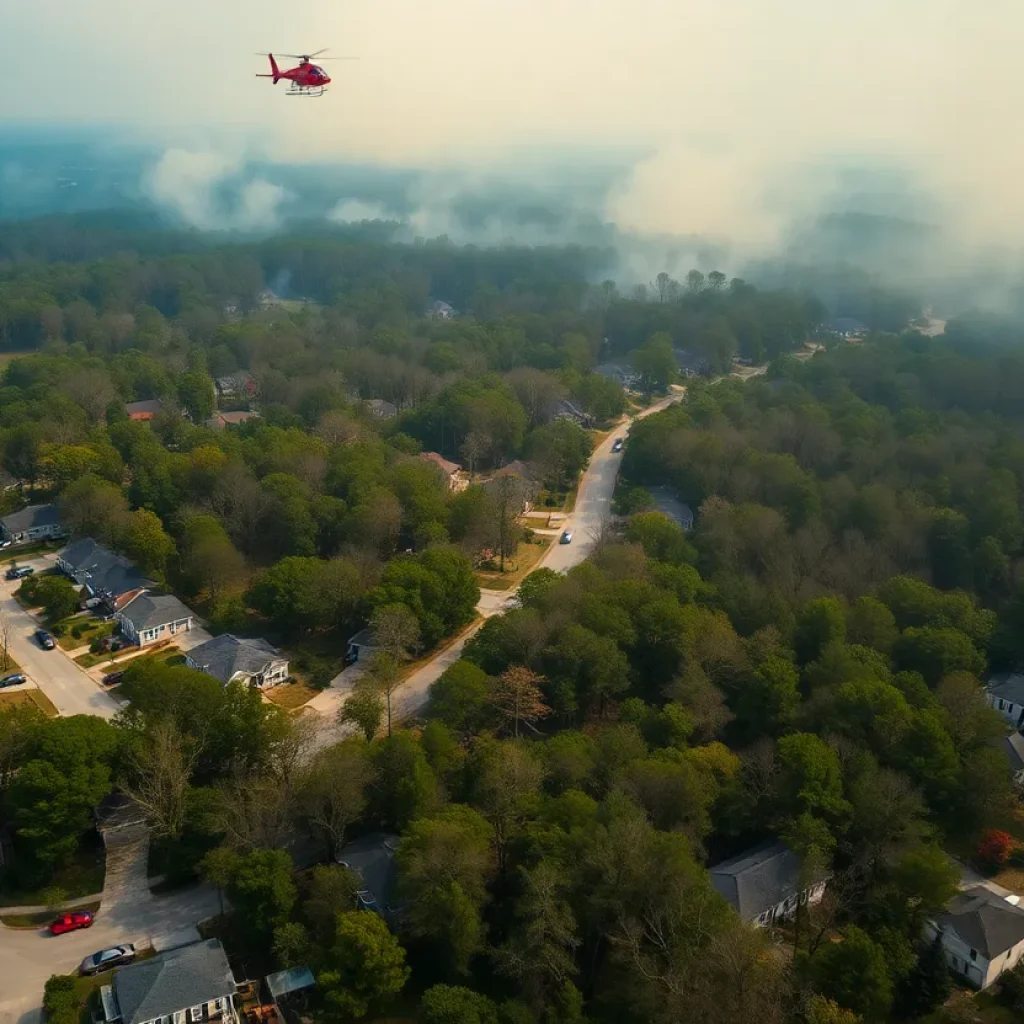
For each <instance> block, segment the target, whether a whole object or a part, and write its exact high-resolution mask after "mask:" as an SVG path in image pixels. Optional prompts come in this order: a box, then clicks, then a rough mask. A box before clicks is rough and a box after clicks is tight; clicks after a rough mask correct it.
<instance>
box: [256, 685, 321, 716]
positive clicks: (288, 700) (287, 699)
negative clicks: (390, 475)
mask: <svg viewBox="0 0 1024 1024" xmlns="http://www.w3.org/2000/svg"><path fill="white" fill-rule="evenodd" d="M319 692H320V691H319V690H317V689H315V688H314V687H312V686H310V685H309V684H308V683H303V682H300V681H299V680H297V679H296V680H292V681H291V682H289V683H278V684H277V686H272V687H271V688H270V689H269V690H265V691H264V694H263V695H264V696H265V697H266V698H267V700H269V701H270V702H271V703H273V704H276V705H277V706H278V707H279V708H284V709H285V710H286V711H295V710H297V709H298V708H301V707H303V706H304V705H305V704H308V703H309V702H310V701H311V700H312V699H313V698H314V697H315V696H316V695H317V694H318V693H319Z"/></svg>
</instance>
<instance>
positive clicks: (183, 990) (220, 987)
mask: <svg viewBox="0 0 1024 1024" xmlns="http://www.w3.org/2000/svg"><path fill="white" fill-rule="evenodd" d="M234 992H235V979H234V977H233V975H232V974H231V967H230V966H229V965H228V958H227V956H226V955H225V953H224V948H223V946H221V944H220V942H218V941H217V939H207V941H206V942H197V943H195V944H194V945H191V946H184V947H183V948H181V949H175V950H171V951H170V952H168V953H163V954H161V955H159V956H155V957H153V958H152V959H151V960H145V961H143V962H142V963H138V964H132V965H131V966H129V967H122V968H121V969H120V970H119V971H118V972H117V973H116V974H115V975H114V994H115V995H116V996H117V1005H118V1008H119V1009H120V1011H121V1022H122V1024H140V1022H142V1021H148V1020H154V1019H155V1018H157V1017H165V1016H169V1015H170V1014H172V1013H175V1012H177V1011H178V1010H186V1009H188V1008H189V1007H190V1006H198V1005H199V1004H200V1003H206V1002H209V1001H210V1000H211V999H218V998H220V997H222V996H230V995H233V994H234Z"/></svg>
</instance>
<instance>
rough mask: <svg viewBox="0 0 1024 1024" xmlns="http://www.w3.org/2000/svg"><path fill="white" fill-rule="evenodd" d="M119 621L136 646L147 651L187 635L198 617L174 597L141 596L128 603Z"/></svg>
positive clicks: (121, 610) (122, 629)
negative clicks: (161, 643)
mask: <svg viewBox="0 0 1024 1024" xmlns="http://www.w3.org/2000/svg"><path fill="white" fill-rule="evenodd" d="M114 615H115V618H116V619H117V621H118V623H119V624H120V626H121V632H122V633H124V635H125V636H126V637H128V639H129V640H131V642H132V643H135V644H138V645H139V646H140V647H145V646H146V645H147V644H155V643H157V642H158V641H160V640H166V639H168V638H169V637H172V636H175V635H177V634H178V633H187V632H188V631H189V630H190V629H191V628H192V625H193V621H194V619H195V613H194V612H193V611H192V609H191V608H187V607H186V606H185V605H184V604H182V603H181V601H179V600H178V599H177V598H176V597H174V596H173V595H172V594H150V593H141V594H138V595H136V596H135V597H133V598H132V599H131V600H130V601H126V602H125V603H124V604H123V605H122V606H121V607H120V608H118V609H117V610H116V611H115V613H114Z"/></svg>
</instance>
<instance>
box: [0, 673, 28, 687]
mask: <svg viewBox="0 0 1024 1024" xmlns="http://www.w3.org/2000/svg"><path fill="white" fill-rule="evenodd" d="M25 681H26V680H25V677H24V676H23V675H22V674H21V673H20V672H13V673H12V674H11V675H9V676H4V677H3V679H0V687H4V686H20V685H21V684H22V683H24V682H25Z"/></svg>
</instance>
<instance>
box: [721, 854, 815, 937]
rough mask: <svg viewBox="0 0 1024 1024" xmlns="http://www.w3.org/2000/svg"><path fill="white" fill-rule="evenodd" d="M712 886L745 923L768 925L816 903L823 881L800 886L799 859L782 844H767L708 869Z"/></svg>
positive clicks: (800, 871)
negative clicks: (800, 907)
mask: <svg viewBox="0 0 1024 1024" xmlns="http://www.w3.org/2000/svg"><path fill="white" fill-rule="evenodd" d="M708 871H709V872H710V874H711V884H712V885H713V886H714V887H715V890H716V891H717V892H718V893H719V895H721V896H724V897H725V899H727V900H728V901H729V902H730V903H731V904H732V905H733V908H734V909H735V910H736V913H737V914H739V915H740V917H742V918H743V920H745V921H750V922H752V923H753V924H756V925H762V926H763V925H770V924H772V922H774V921H777V920H784V919H785V918H787V917H790V916H791V915H792V914H793V913H794V912H795V911H796V908H797V906H799V905H800V904H803V903H817V902H819V901H820V900H821V897H822V896H823V895H824V893H825V885H826V882H827V879H826V878H817V879H815V880H814V881H813V882H812V883H811V884H809V885H802V876H803V865H802V862H801V859H800V856H799V855H798V854H797V853H795V852H794V851H793V850H791V849H790V848H789V847H788V846H786V844H785V843H780V842H775V841H772V840H768V841H767V842H764V843H761V845H760V846H755V847H754V848H753V849H751V850H747V851H746V852H745V853H741V854H740V855H739V856H738V857H733V858H731V859H730V860H726V861H722V863H721V864H716V865H715V866H714V867H711V868H708Z"/></svg>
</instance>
